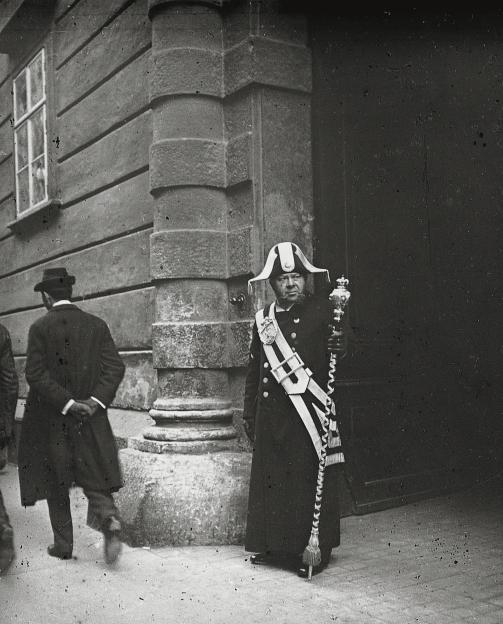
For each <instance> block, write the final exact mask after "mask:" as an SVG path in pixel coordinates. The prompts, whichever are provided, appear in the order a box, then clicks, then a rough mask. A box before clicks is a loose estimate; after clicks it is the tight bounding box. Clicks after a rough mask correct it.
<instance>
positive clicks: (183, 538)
mask: <svg viewBox="0 0 503 624" xmlns="http://www.w3.org/2000/svg"><path fill="white" fill-rule="evenodd" d="M119 456H120V461H121V465H122V470H123V475H124V483H125V486H124V487H123V488H122V489H121V490H120V492H118V493H117V494H116V497H115V499H116V502H117V505H118V507H119V510H120V513H121V516H122V519H123V523H124V539H125V541H126V542H127V543H128V544H130V545H132V546H188V545H197V546H202V545H213V544H214V545H222V544H241V543H243V539H244V532H245V526H246V510H247V505H248V486H249V480H250V466H251V454H250V453H245V452H242V451H241V452H231V451H222V452H216V453H215V452H213V453H205V454H194V453H192V454H187V453H176V452H170V453H162V454H160V453H145V452H142V451H138V450H135V449H133V448H127V449H123V450H122V451H120V454H119Z"/></svg>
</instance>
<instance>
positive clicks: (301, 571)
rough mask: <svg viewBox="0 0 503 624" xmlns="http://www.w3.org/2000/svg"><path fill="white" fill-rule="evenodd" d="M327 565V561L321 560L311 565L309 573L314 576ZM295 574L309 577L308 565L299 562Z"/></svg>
mask: <svg viewBox="0 0 503 624" xmlns="http://www.w3.org/2000/svg"><path fill="white" fill-rule="evenodd" d="M327 565H328V563H323V562H322V563H320V564H319V565H316V566H313V569H312V571H311V575H312V576H316V574H319V573H320V572H323V570H324V569H325V568H326V567H327ZM297 576H300V578H309V566H308V565H306V564H305V563H301V564H300V566H299V567H298V568H297Z"/></svg>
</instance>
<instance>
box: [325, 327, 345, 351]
mask: <svg viewBox="0 0 503 624" xmlns="http://www.w3.org/2000/svg"><path fill="white" fill-rule="evenodd" d="M330 329H331V331H330V335H329V337H328V340H327V349H328V352H329V353H333V354H335V355H337V356H339V357H344V356H345V355H346V351H347V349H348V339H347V336H346V333H345V332H344V331H342V330H341V329H336V328H335V327H333V326H332V327H331V328H330Z"/></svg>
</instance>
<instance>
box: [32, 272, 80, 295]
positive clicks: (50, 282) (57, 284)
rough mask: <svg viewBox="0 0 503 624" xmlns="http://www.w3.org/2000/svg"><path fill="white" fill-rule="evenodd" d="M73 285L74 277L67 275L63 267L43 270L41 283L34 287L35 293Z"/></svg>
mask: <svg viewBox="0 0 503 624" xmlns="http://www.w3.org/2000/svg"><path fill="white" fill-rule="evenodd" d="M73 284H75V277H74V276H73V275H68V273H67V271H66V269H65V268H64V267H54V268H53V269H44V273H43V275H42V281H41V282H39V283H38V284H36V285H35V288H34V289H33V290H34V291H35V292H41V291H44V292H45V291H47V290H53V289H55V288H61V286H72V285H73Z"/></svg>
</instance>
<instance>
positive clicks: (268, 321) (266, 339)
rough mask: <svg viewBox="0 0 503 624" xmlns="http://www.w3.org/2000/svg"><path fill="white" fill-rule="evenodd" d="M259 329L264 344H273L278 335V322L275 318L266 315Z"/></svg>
mask: <svg viewBox="0 0 503 624" xmlns="http://www.w3.org/2000/svg"><path fill="white" fill-rule="evenodd" d="M257 330H258V335H259V338H260V340H261V342H262V343H263V344H272V343H273V342H274V341H275V340H276V336H277V335H278V324H277V323H276V320H275V319H273V318H271V317H269V316H265V317H264V320H263V321H262V322H261V323H260V325H259V327H258V328H257Z"/></svg>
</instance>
